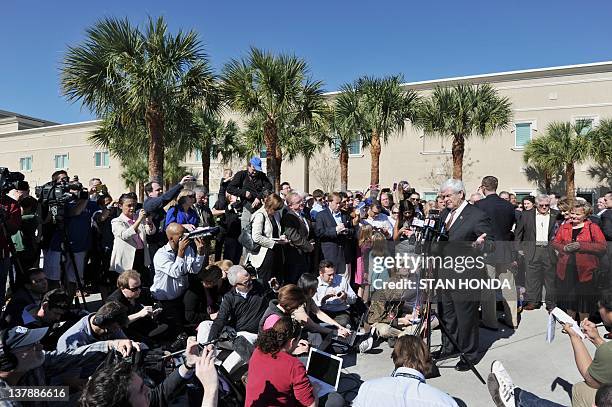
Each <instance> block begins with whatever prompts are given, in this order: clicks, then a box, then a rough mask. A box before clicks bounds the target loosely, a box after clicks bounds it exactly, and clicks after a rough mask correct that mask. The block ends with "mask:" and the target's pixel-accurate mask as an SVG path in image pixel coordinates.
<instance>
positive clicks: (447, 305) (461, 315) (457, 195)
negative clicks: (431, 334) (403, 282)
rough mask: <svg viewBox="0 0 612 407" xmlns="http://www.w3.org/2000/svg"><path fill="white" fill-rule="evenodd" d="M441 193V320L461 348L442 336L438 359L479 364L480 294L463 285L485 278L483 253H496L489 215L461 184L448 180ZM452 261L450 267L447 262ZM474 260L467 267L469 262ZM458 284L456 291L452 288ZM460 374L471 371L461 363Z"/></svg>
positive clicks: (439, 276)
mask: <svg viewBox="0 0 612 407" xmlns="http://www.w3.org/2000/svg"><path fill="white" fill-rule="evenodd" d="M440 192H441V195H442V197H443V198H444V203H445V205H446V209H444V210H443V211H442V213H441V214H440V219H441V220H442V222H443V224H442V229H443V232H444V233H445V234H446V235H447V236H448V241H447V242H444V243H443V244H441V245H440V248H439V251H438V253H437V254H438V256H440V257H441V258H442V259H444V264H443V266H442V267H441V268H440V269H439V270H438V278H439V279H441V282H442V283H444V284H445V285H447V286H446V288H445V289H443V290H441V292H440V293H439V294H440V295H439V298H440V304H439V305H440V306H441V309H442V312H441V318H442V322H443V323H444V324H445V326H446V328H447V330H448V331H449V334H450V335H451V336H452V338H453V339H454V340H455V341H456V343H457V344H458V345H459V348H460V349H454V348H453V344H452V343H451V342H450V340H449V339H448V338H447V337H446V336H445V335H442V349H441V351H440V353H439V354H437V355H434V357H436V356H437V357H436V358H440V357H444V356H449V355H452V354H454V353H455V352H457V351H462V352H464V354H465V356H466V358H467V359H469V360H470V361H471V362H473V363H476V362H477V361H478V305H479V304H480V290H479V289H478V288H477V287H476V288H474V289H466V288H465V286H464V287H461V285H460V283H461V282H469V281H473V280H479V281H480V279H482V278H484V276H485V268H484V262H483V259H482V256H483V253H484V252H486V251H491V250H493V247H494V245H493V238H494V236H493V233H492V230H491V223H490V221H489V217H488V216H487V214H486V213H485V212H484V211H482V210H481V209H478V208H477V207H476V206H474V205H470V204H468V202H467V201H466V200H465V187H464V185H463V182H461V181H459V180H454V179H449V180H447V181H446V182H444V183H443V184H442V186H441V187H440ZM449 258H450V259H452V260H453V264H452V265H451V266H449V265H448V264H447V263H448V262H447V259H449ZM470 258H471V259H472V260H471V261H470V264H467V263H468V262H467V260H468V259H470ZM451 282H455V283H456V286H455V288H452V287H451V286H450V283H451ZM455 369H457V370H459V371H465V370H468V369H469V365H468V364H467V363H466V362H465V361H464V360H461V361H459V363H457V365H456V366H455Z"/></svg>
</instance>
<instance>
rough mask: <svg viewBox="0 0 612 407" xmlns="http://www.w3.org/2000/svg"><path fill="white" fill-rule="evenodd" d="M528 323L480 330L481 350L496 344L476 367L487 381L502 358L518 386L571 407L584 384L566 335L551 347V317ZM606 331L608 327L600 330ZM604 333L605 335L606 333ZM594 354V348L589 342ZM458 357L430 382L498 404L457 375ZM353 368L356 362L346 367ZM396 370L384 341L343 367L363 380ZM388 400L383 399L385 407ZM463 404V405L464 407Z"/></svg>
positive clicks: (473, 402) (534, 314)
mask: <svg viewBox="0 0 612 407" xmlns="http://www.w3.org/2000/svg"><path fill="white" fill-rule="evenodd" d="M522 315H523V320H522V321H521V325H520V327H519V329H518V330H517V331H516V332H514V331H512V330H511V329H505V330H503V331H502V330H500V331H498V332H491V331H488V330H484V329H481V330H480V335H481V336H480V348H481V351H482V350H484V349H485V348H486V346H487V345H488V344H491V346H490V347H489V349H488V350H487V351H486V354H485V355H484V357H483V358H482V360H481V361H480V363H478V365H476V368H477V369H478V371H479V372H480V374H481V375H482V376H483V378H484V379H485V380H486V378H487V376H488V374H489V372H490V367H491V363H492V362H493V361H494V360H500V361H501V362H503V364H504V366H505V367H506V369H507V370H508V372H509V373H510V375H511V376H512V379H513V380H514V384H515V385H516V386H517V387H520V388H523V389H525V390H527V391H529V392H531V393H534V394H536V395H537V396H539V397H541V398H544V399H547V400H550V401H554V402H557V403H560V404H563V405H566V406H569V405H570V404H571V385H572V384H573V383H577V382H579V381H582V378H581V376H580V373H579V372H578V369H577V368H576V365H575V363H574V355H573V352H572V348H571V345H570V342H569V338H568V336H567V335H565V334H563V333H561V327H560V325H558V324H557V328H556V332H555V339H554V341H553V343H551V344H548V343H546V325H547V321H548V313H547V312H546V310H544V309H540V310H535V311H525V312H523V314H522ZM600 329H603V328H600ZM602 332H603V331H602ZM440 341H441V339H440V331H434V333H433V338H432V343H433V346H434V348H433V350H435V349H437V345H439V344H440ZM587 348H588V349H589V351H590V353H591V355H593V354H594V353H595V346H593V345H592V344H590V343H588V344H587ZM458 360H459V359H449V360H446V361H443V362H441V363H440V364H439V365H438V367H439V369H440V375H441V376H440V377H438V378H435V379H429V380H428V381H427V382H428V383H429V384H431V385H433V386H435V387H437V388H439V389H441V390H444V391H445V392H447V393H449V394H450V395H451V396H453V397H455V398H456V399H459V400H461V401H463V402H464V403H465V405H467V406H469V407H491V406H493V405H494V404H493V401H492V400H491V397H490V395H489V392H488V390H487V387H486V385H483V384H481V383H480V381H479V380H478V379H477V378H476V376H475V375H474V374H473V373H472V372H471V371H468V372H457V371H456V370H455V369H454V366H455V364H456V363H457V361H458ZM347 364H348V365H350V364H351V363H350V362H349V363H347ZM392 370H393V362H392V360H391V350H390V349H389V346H388V345H387V344H386V343H382V344H381V345H380V346H379V347H378V348H377V349H373V350H372V351H371V353H368V354H363V355H357V365H356V366H351V367H347V368H346V369H344V372H346V373H354V374H353V375H352V376H353V377H355V378H357V376H356V375H358V376H359V377H360V378H361V380H364V381H365V380H368V379H373V378H376V377H381V376H386V375H389V374H390V373H391V371H392ZM355 387H356V381H354V380H350V379H348V380H347V379H343V380H342V381H341V388H340V390H341V391H344V390H346V389H353V388H355ZM355 394H356V393H352V392H349V394H346V397H347V398H348V399H350V400H352V399H353V398H354V397H355ZM382 405H384V400H381V406H382ZM460 405H461V404H460Z"/></svg>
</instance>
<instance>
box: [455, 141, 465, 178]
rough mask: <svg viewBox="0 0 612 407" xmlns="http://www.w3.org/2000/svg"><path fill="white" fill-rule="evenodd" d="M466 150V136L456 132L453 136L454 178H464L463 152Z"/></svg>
mask: <svg viewBox="0 0 612 407" xmlns="http://www.w3.org/2000/svg"><path fill="white" fill-rule="evenodd" d="M464 152H465V137H463V135H462V134H456V135H455V136H454V137H453V146H452V153H453V178H454V179H458V180H462V179H463V153H464Z"/></svg>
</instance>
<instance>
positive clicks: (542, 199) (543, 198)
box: [536, 194, 550, 203]
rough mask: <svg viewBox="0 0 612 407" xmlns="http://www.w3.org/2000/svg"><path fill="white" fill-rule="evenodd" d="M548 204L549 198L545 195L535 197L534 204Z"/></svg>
mask: <svg viewBox="0 0 612 407" xmlns="http://www.w3.org/2000/svg"><path fill="white" fill-rule="evenodd" d="M547 201H548V202H550V196H548V195H546V194H540V195H538V196H536V202H537V203H542V202H547Z"/></svg>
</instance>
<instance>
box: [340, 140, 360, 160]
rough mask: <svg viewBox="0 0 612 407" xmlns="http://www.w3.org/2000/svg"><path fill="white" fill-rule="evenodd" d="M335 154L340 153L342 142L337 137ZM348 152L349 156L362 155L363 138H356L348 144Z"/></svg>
mask: <svg viewBox="0 0 612 407" xmlns="http://www.w3.org/2000/svg"><path fill="white" fill-rule="evenodd" d="M333 150H334V155H335V156H339V155H340V142H339V140H338V139H337V138H335V139H334V147H333ZM348 153H349V157H361V156H362V155H363V153H362V152H361V139H355V140H353V141H351V142H350V143H349V144H348Z"/></svg>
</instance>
